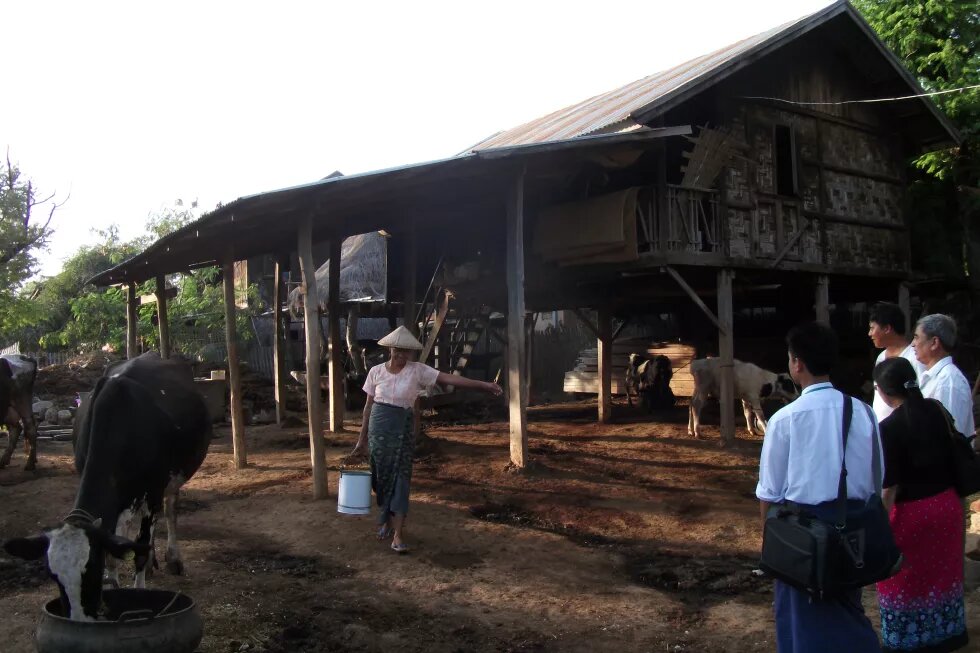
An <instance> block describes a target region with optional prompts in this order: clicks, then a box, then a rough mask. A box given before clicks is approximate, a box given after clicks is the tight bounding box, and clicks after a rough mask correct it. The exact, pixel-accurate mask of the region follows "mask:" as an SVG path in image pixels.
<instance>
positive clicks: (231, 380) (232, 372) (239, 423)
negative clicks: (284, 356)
mask: <svg viewBox="0 0 980 653" xmlns="http://www.w3.org/2000/svg"><path fill="white" fill-rule="evenodd" d="M221 272H222V276H223V278H224V290H225V344H226V348H227V350H228V388H229V390H230V392H231V442H232V449H233V452H234V459H235V467H237V468H238V469H244V468H245V466H246V465H248V455H247V453H246V451H245V417H244V414H243V411H242V374H241V368H240V367H239V365H238V329H237V325H236V313H237V310H236V308H235V262H234V261H233V260H232V257H231V256H228V257H227V258H226V259H225V262H224V264H223V265H222V266H221Z"/></svg>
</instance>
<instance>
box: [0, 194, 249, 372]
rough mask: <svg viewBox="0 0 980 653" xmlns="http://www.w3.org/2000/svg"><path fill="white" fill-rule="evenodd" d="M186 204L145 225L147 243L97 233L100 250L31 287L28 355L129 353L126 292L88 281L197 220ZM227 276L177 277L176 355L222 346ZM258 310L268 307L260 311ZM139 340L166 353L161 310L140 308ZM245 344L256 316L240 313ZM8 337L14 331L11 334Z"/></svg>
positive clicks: (25, 335) (20, 334) (148, 286)
mask: <svg viewBox="0 0 980 653" xmlns="http://www.w3.org/2000/svg"><path fill="white" fill-rule="evenodd" d="M194 208H196V203H195V204H194V205H192V206H191V208H190V209H184V208H183V207H182V206H181V205H180V204H178V205H175V206H174V207H169V208H164V209H162V210H161V211H159V212H158V213H156V214H154V215H151V216H150V217H149V218H148V220H147V223H146V230H147V232H148V234H147V235H146V236H143V237H140V238H136V239H134V240H132V241H128V242H124V241H122V240H121V239H120V237H119V229H118V228H117V227H116V226H111V227H109V228H108V229H106V230H104V231H97V232H96V234H97V235H98V237H99V242H98V243H97V244H96V245H87V246H84V247H81V248H80V249H79V250H78V251H77V252H76V254H75V255H74V256H72V257H71V258H70V259H68V261H66V262H65V266H64V269H63V270H62V271H61V273H59V274H58V275H56V276H54V277H51V278H48V279H44V280H42V281H38V282H35V283H33V284H31V285H30V286H29V287H28V288H27V289H26V290H27V291H29V293H30V296H31V299H32V301H31V302H29V303H30V304H31V305H32V307H33V317H34V323H33V324H31V325H28V326H25V327H22V328H20V329H19V330H17V331H16V332H14V333H13V334H12V335H11V337H12V339H19V340H20V341H21V343H22V349H32V348H34V347H35V346H39V347H41V348H44V349H49V350H56V349H69V350H74V351H87V350H92V349H98V348H101V347H109V348H112V349H115V350H117V351H122V350H124V349H125V346H126V291H125V289H123V288H119V287H110V288H97V287H95V286H92V285H91V284H88V283H87V281H88V280H89V279H91V278H92V277H93V276H95V275H96V274H97V273H99V272H102V271H103V270H106V269H108V268H110V267H112V266H114V265H117V264H119V263H121V262H122V261H124V260H126V259H128V258H130V257H132V256H134V255H136V254H138V253H139V252H141V251H142V250H144V249H145V248H146V247H147V246H149V245H150V244H151V243H152V242H153V241H154V240H156V239H157V238H161V237H163V236H165V235H167V234H168V233H171V232H173V231H175V230H176V229H179V228H180V227H182V226H184V225H186V224H188V223H190V222H192V221H193V220H195V219H196V215H195V214H194V211H193V209H194ZM221 282H222V278H221V270H220V269H219V268H216V267H210V268H203V269H200V270H195V271H193V272H191V273H189V274H175V275H170V276H169V277H168V278H167V283H168V286H170V287H175V288H177V296H176V297H174V298H173V299H171V300H170V301H169V303H168V305H167V314H168V316H169V318H170V321H171V339H172V341H173V343H172V344H173V346H174V349H175V350H177V351H182V352H184V353H186V354H189V355H196V354H198V353H199V352H200V349H201V348H202V347H203V346H204V345H206V344H207V342H208V341H209V340H218V341H222V342H223V334H224V290H223V287H222V283H221ZM155 291H156V282H155V281H147V282H145V283H142V284H140V285H139V286H138V287H137V289H136V294H137V296H142V295H150V294H153V293H154V292H155ZM248 293H249V294H248V297H249V298H250V300H252V301H250V305H251V304H254V300H255V297H256V296H257V293H256V290H255V288H254V286H253V287H251V288H249V290H248ZM255 308H256V309H259V308H261V307H258V306H256V307H255ZM137 316H138V319H139V335H140V339H141V341H142V343H143V348H144V349H153V348H158V347H159V331H158V328H157V306H156V304H155V303H150V304H143V305H141V306H139V307H138V310H137ZM237 317H238V324H237V327H238V333H239V339H240V340H248V339H249V337H250V336H251V333H252V331H251V327H250V324H249V320H250V317H251V315H250V313H249V312H246V311H239V312H238V314H237ZM4 333H5V334H10V333H11V332H10V331H7V330H5V331H4Z"/></svg>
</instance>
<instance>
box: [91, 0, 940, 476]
mask: <svg viewBox="0 0 980 653" xmlns="http://www.w3.org/2000/svg"><path fill="white" fill-rule="evenodd" d="M921 93H922V90H921V88H919V86H918V85H917V83H916V82H915V80H914V78H913V77H912V76H911V74H910V73H908V71H906V70H905V69H904V68H903V67H902V65H901V62H900V61H898V59H897V58H896V57H895V56H894V55H893V54H892V53H891V52H889V51H888V50H887V48H885V46H884V45H882V44H881V42H880V41H879V40H878V39H877V38H876V37H875V35H874V33H873V32H872V30H871V28H870V27H869V26H868V25H867V24H866V23H865V22H864V21H863V19H862V18H861V17H860V16H859V15H858V14H857V12H856V11H855V10H854V9H853V8H852V7H850V5H848V4H847V3H846V2H839V3H836V4H833V5H831V6H829V7H827V8H825V9H823V10H821V11H819V12H817V13H815V14H812V15H810V16H806V17H804V18H801V19H800V20H797V21H794V22H792V23H789V24H786V25H783V26H780V27H778V28H775V29H773V30H770V31H768V32H764V33H762V34H760V35H758V36H756V37H752V38H750V39H746V40H744V41H741V42H739V43H737V44H734V45H732V46H729V47H727V48H723V49H722V50H718V51H716V52H714V53H711V54H708V55H705V56H704V57H699V58H698V59H695V60H693V61H691V62H688V63H686V64H682V65H680V66H677V67H675V68H673V69H671V70H668V71H664V72H662V73H659V74H657V75H653V76H650V77H647V78H644V79H643V80H639V81H637V82H635V83H633V84H630V85H627V86H625V87H623V88H620V89H616V90H614V91H611V92H609V93H606V94H603V95H600V96H597V97H594V98H591V99H589V100H586V101H584V102H582V103H579V104H576V105H573V106H571V107H568V108H566V109H563V110H560V111H557V112H555V113H553V114H550V115H548V116H545V117H544V118H541V119H539V120H536V121H532V122H531V123H528V124H526V125H523V126H520V127H517V128H515V129H512V130H509V131H506V132H502V133H500V134H497V135H495V136H493V137H491V138H489V139H487V140H485V141H484V142H482V143H480V144H479V145H477V146H476V147H475V148H473V149H471V150H470V151H468V152H466V153H464V154H462V155H460V156H457V157H454V158H450V159H445V160H442V161H436V162H432V163H425V164H419V165H414V166H407V167H403V168H397V169H393V170H384V171H379V172H373V173H367V174H361V175H352V176H349V177H338V178H332V179H326V180H322V181H319V182H315V183H312V184H307V185H303V186H297V187H293V188H287V189H282V190H278V191H274V192H269V193H262V194H258V195H253V196H249V197H245V198H241V199H239V200H236V201H234V202H231V203H230V204H227V205H225V206H222V207H220V208H218V209H216V210H215V211H213V212H211V213H209V214H208V215H206V216H204V217H202V218H201V219H200V220H199V221H197V222H196V223H194V224H191V225H188V226H187V227H185V228H183V229H181V230H179V231H177V232H175V233H173V234H171V235H169V236H167V237H165V238H162V239H161V240H159V241H158V242H157V243H154V244H153V245H152V246H151V247H150V248H148V249H147V250H146V251H145V252H143V253H142V254H140V255H138V256H136V257H134V258H133V259H130V260H128V261H126V262H124V263H122V264H120V265H118V266H116V267H115V268H113V269H111V270H107V271H106V272H104V273H102V274H100V275H99V276H98V277H96V279H95V280H96V282H98V283H104V284H112V283H125V284H131V286H130V287H131V288H132V287H133V286H132V284H135V283H136V282H139V281H142V280H144V279H149V278H153V277H157V278H160V277H161V275H164V274H167V273H173V272H179V271H183V270H188V269H192V268H194V267H197V266H202V265H214V264H221V265H224V266H225V270H226V277H229V278H230V277H231V274H230V270H231V266H232V264H233V262H234V261H236V260H241V259H244V258H248V257H250V256H254V255H258V254H274V255H277V256H279V257H284V256H285V255H286V254H288V253H289V252H291V251H295V250H298V251H299V253H300V262H301V269H302V276H303V289H302V292H303V293H305V294H308V295H309V294H312V295H313V296H316V293H317V289H316V278H315V276H314V271H315V269H314V266H313V261H312V256H311V255H310V251H311V243H313V242H317V241H329V242H330V244H331V256H330V261H331V270H330V273H329V275H328V277H329V279H330V283H331V288H330V290H329V293H328V297H329V302H328V304H330V307H331V308H333V309H334V310H329V311H328V312H329V314H330V316H331V318H330V323H329V324H330V328H329V331H330V334H329V342H330V378H331V379H332V381H331V392H330V417H331V419H330V424H331V428H332V429H340V428H341V427H342V420H343V413H342V410H343V402H342V397H341V396H340V391H339V387H338V382H339V377H340V374H339V370H340V359H339V350H340V347H339V339H340V334H339V329H338V328H337V322H336V316H337V314H338V312H339V311H338V310H336V309H337V307H338V302H339V301H340V298H339V292H338V287H337V281H336V280H338V279H339V277H340V274H339V272H340V270H339V265H340V255H339V253H340V252H339V250H340V243H341V242H342V241H343V239H344V238H345V237H347V236H349V235H353V234H362V233H368V232H372V231H377V230H384V231H386V232H387V233H388V234H390V235H391V239H390V243H389V264H390V266H391V268H392V269H393V270H400V271H402V273H401V275H394V274H389V278H390V285H389V288H388V299H389V301H394V302H398V303H401V304H402V306H403V309H404V315H405V316H406V322H407V323H415V322H417V305H418V302H419V299H420V293H419V292H418V290H419V289H420V288H422V287H424V285H425V284H426V283H427V282H428V281H429V279H430V277H431V275H432V271H433V266H434V265H435V262H436V261H438V260H443V259H444V258H446V257H453V258H456V259H457V260H461V261H475V262H477V267H478V268H479V270H480V272H479V274H478V275H476V277H475V278H473V279H470V280H469V281H468V283H467V284H466V288H467V293H468V294H469V295H470V296H471V297H474V298H478V302H479V303H481V304H483V305H486V306H491V307H494V308H495V310H499V311H501V312H504V313H506V315H507V319H508V329H507V334H506V340H507V385H508V390H509V402H510V420H511V459H512V462H513V464H514V465H516V466H518V467H523V466H524V465H525V464H526V463H527V460H528V459H527V426H526V405H527V374H526V373H525V371H524V366H525V365H526V354H525V347H526V345H525V338H526V330H525V313H526V311H528V310H553V309H566V308H567V309H576V308H584V307H588V308H592V309H594V310H596V311H597V315H598V321H597V322H596V323H595V324H592V325H591V328H592V329H593V330H594V332H595V333H596V336H597V341H598V368H599V378H600V400H599V419H600V420H607V419H609V418H610V415H611V413H610V411H611V403H610V383H611V379H610V355H611V345H612V340H613V322H612V318H613V315H628V314H629V313H630V311H631V310H632V309H633V308H634V307H636V306H639V305H656V304H657V303H658V302H663V301H667V300H670V301H675V298H676V296H677V295H678V293H680V294H681V295H682V296H685V297H687V298H688V299H690V300H692V301H693V302H694V303H695V304H697V305H698V306H699V307H700V309H701V310H702V311H703V313H704V315H705V319H706V320H708V321H710V323H711V324H713V325H714V327H715V328H716V329H717V333H718V354H719V355H720V356H721V358H722V359H723V360H724V361H725V362H727V365H725V366H723V370H724V372H723V379H722V380H723V383H722V412H721V415H722V434H723V437H724V438H725V439H726V440H727V439H731V438H732V437H734V411H733V403H734V397H733V390H734V387H733V379H732V374H731V371H732V368H731V360H732V358H733V356H734V352H733V342H734V340H733V301H734V300H733V297H734V295H733V283H734V280H735V279H736V277H737V278H738V281H739V284H740V285H742V286H743V288H742V290H743V291H746V290H751V289H753V288H770V287H772V286H773V285H781V286H785V287H788V288H790V289H792V290H793V291H794V293H795V295H796V301H797V302H798V303H799V304H800V308H801V310H802V311H803V312H806V311H808V310H809V311H812V313H811V314H812V315H813V316H815V317H816V318H817V319H820V320H825V321H826V320H829V317H830V316H829V310H830V304H831V298H832V296H834V297H837V298H839V299H840V300H844V299H860V298H865V299H867V298H874V297H879V296H881V295H882V294H883V293H892V294H893V295H894V296H895V297H896V298H897V299H898V300H899V301H900V302H905V303H907V301H908V291H907V287H906V286H905V285H904V283H903V282H905V281H906V280H907V279H908V276H909V235H908V234H909V230H908V224H909V221H910V220H914V219H915V216H910V215H907V214H906V213H905V211H904V207H903V201H902V198H903V195H904V192H905V187H906V181H905V170H906V165H907V163H906V162H907V161H908V159H909V157H910V156H911V155H913V154H916V153H919V152H922V151H926V150H930V149H935V148H937V147H940V146H943V145H945V144H950V143H954V142H956V140H957V135H956V132H955V130H954V129H953V128H952V126H951V125H950V124H949V122H948V120H947V119H946V118H945V117H944V116H943V115H942V114H941V113H940V112H939V111H938V109H937V108H936V107H935V105H934V104H933V103H932V102H931V101H930V100H929V99H928V98H927V97H914V98H912V99H905V100H896V101H889V102H863V101H862V102H858V101H856V100H864V99H871V98H896V97H905V96H910V95H915V96H918V95H919V94H921ZM692 126H693V129H692ZM526 245H527V246H526ZM226 284H229V285H227V286H226V288H228V290H226V293H230V292H231V290H230V288H231V286H230V284H231V281H230V279H228V278H226ZM279 285H280V284H278V283H277V288H278V287H279ZM160 286H161V287H162V284H160ZM708 293H710V294H713V295H715V296H716V298H717V302H716V307H715V308H714V309H712V308H711V307H709V306H708V304H707V303H706V302H705V301H704V299H703V296H705V295H707V294H708ZM800 297H802V298H803V299H800ZM278 302H279V299H277V306H278V305H279V303H278ZM227 303H228V305H229V306H230V307H233V302H231V301H229V302H227ZM161 309H163V310H165V306H164V305H163V304H162V303H161ZM310 313H312V312H309V313H308V315H307V361H308V368H309V367H310V366H312V365H314V364H315V363H316V361H317V360H318V357H316V352H317V351H318V349H319V335H318V328H319V327H318V324H317V321H316V319H315V315H312V316H311V315H310ZM163 323H165V320H161V324H163ZM228 323H229V325H231V326H230V327H229V328H230V329H233V325H234V321H233V320H229V321H228ZM233 340H234V333H233V332H232V331H230V332H229V357H230V358H231V357H232V355H233V351H234V348H233V344H234V343H233ZM229 362H230V367H231V377H232V379H231V381H232V388H233V397H234V392H235V384H236V377H237V371H236V364H235V363H234V362H232V361H231V360H230V361H229ZM311 383H312V381H311ZM307 397H308V400H309V405H310V425H311V427H310V431H311V451H312V455H313V467H314V485H315V491H316V492H317V493H318V495H322V494H323V493H324V492H325V487H326V486H325V483H324V482H323V481H324V478H325V477H324V473H323V460H322V453H321V452H320V447H321V442H320V440H321V439H320V437H319V426H318V425H319V424H320V413H319V405H318V404H319V394H318V389H317V388H314V387H312V386H310V387H309V388H308V391H307ZM236 411H237V412H236ZM233 424H234V425H235V426H234V429H233V432H234V434H235V435H234V438H235V443H236V460H238V461H239V462H240V464H244V440H243V438H242V436H241V429H242V426H241V417H240V409H236V408H235V404H234V401H233ZM239 448H240V451H241V455H240V456H239V455H237V452H238V451H239Z"/></svg>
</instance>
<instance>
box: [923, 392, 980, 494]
mask: <svg viewBox="0 0 980 653" xmlns="http://www.w3.org/2000/svg"><path fill="white" fill-rule="evenodd" d="M930 401H932V402H935V403H936V404H938V405H939V410H940V412H942V414H943V418H945V420H946V427H947V428H948V429H949V441H950V446H951V448H952V450H953V487H954V488H955V489H956V494H958V495H959V496H960V497H968V496H970V495H971V494H976V493H977V492H980V458H977V452H976V451H974V450H973V438H975V437H976V436H973V435H971V436H970V437H965V436H963V434H962V433H960V432H959V431H957V430H956V426H955V425H954V424H953V417H952V416H951V415H950V414H949V411H948V410H946V407H945V406H943V404H942V402H940V401H938V400H936V399H930Z"/></svg>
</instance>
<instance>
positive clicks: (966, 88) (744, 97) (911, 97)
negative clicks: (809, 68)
mask: <svg viewBox="0 0 980 653" xmlns="http://www.w3.org/2000/svg"><path fill="white" fill-rule="evenodd" d="M975 88H980V84H973V85H972V86H962V87H960V88H949V89H946V90H945V91H932V92H930V93H919V94H917V95H903V96H901V97H883V98H872V99H870V100H842V101H840V102H797V101H795V100H785V99H783V98H778V97H760V96H755V95H742V96H740V99H742V100H769V101H771V102H783V103H784V104H796V105H800V106H804V105H805V106H839V105H841V104H873V103H876V102H898V101H900V100H915V99H917V98H923V97H931V96H933V95H946V94H947V93H961V92H963V91H969V90H972V89H975Z"/></svg>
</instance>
